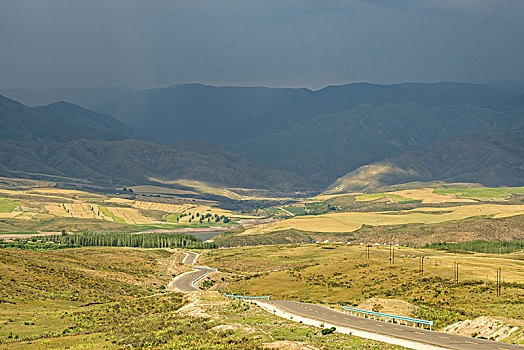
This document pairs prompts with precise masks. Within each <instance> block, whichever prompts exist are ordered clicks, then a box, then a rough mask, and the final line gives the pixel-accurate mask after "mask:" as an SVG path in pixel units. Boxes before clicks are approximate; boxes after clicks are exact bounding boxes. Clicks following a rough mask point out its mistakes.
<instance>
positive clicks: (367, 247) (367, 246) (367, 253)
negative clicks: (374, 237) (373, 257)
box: [366, 244, 371, 259]
mask: <svg viewBox="0 0 524 350" xmlns="http://www.w3.org/2000/svg"><path fill="white" fill-rule="evenodd" d="M369 248H371V245H370V244H368V245H366V258H367V259H369Z"/></svg>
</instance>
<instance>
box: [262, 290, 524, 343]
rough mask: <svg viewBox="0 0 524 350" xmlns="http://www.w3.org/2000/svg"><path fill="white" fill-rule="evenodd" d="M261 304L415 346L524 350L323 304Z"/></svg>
mask: <svg viewBox="0 0 524 350" xmlns="http://www.w3.org/2000/svg"><path fill="white" fill-rule="evenodd" d="M263 302H264V303H267V304H270V305H274V306H276V307H279V308H280V309H283V310H285V311H287V312H289V313H291V314H294V315H298V316H303V317H307V318H311V319H316V320H318V321H323V322H326V323H330V324H334V325H339V326H344V327H349V328H353V329H356V330H361V331H366V332H372V333H377V334H383V335H386V336H393V337H395V338H401V339H406V340H410V341H415V342H418V343H425V344H429V345H435V346H440V347H443V348H448V349H460V350H484V349H485V350H488V349H495V350H506V349H507V350H524V347H522V346H519V345H512V344H505V343H500V342H493V341H488V340H482V339H475V338H469V337H463V336H459V335H454V334H449V333H443V332H435V331H429V330H426V329H420V328H414V327H412V326H401V325H397V324H391V323H386V322H382V321H376V320H371V319H367V318H362V317H357V316H351V315H347V314H345V313H343V312H339V311H336V310H333V309H330V308H328V307H325V306H322V305H315V304H307V303H300V302H295V301H285V300H269V301H265V300H264V301H263Z"/></svg>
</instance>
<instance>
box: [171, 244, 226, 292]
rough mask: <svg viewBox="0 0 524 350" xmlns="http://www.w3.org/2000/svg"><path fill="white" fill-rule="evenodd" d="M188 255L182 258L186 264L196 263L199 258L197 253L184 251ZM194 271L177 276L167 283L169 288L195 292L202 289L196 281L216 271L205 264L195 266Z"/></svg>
mask: <svg viewBox="0 0 524 350" xmlns="http://www.w3.org/2000/svg"><path fill="white" fill-rule="evenodd" d="M184 254H186V257H185V258H184V260H182V263H183V264H185V265H191V266H193V265H195V263H196V260H197V258H198V254H197V253H191V252H184ZM192 269H193V271H189V272H185V273H183V274H180V275H178V276H176V277H175V278H174V279H173V280H172V281H171V282H169V284H168V285H167V289H168V290H178V291H180V292H184V293H185V292H194V291H196V290H200V289H199V288H198V287H197V286H196V285H195V282H196V281H198V280H199V279H201V278H203V277H204V276H205V275H207V274H208V273H210V272H214V271H216V270H215V269H213V268H209V267H203V266H193V267H192Z"/></svg>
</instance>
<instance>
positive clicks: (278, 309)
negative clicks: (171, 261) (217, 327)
mask: <svg viewBox="0 0 524 350" xmlns="http://www.w3.org/2000/svg"><path fill="white" fill-rule="evenodd" d="M185 254H186V255H187V256H186V257H185V258H184V260H183V261H182V262H183V263H184V264H187V265H194V264H195V262H196V259H197V258H198V254H196V253H185ZM193 269H194V270H193V271H191V272H186V273H184V274H182V275H179V276H177V277H176V278H175V279H173V281H171V283H170V285H171V284H172V286H173V287H174V288H176V289H178V290H180V291H183V292H191V291H196V290H199V288H198V287H196V286H195V284H194V282H195V281H198V280H199V279H201V278H202V277H204V276H205V275H207V274H208V273H209V272H212V271H215V270H214V269H212V268H207V267H193ZM256 303H257V304H258V305H259V306H260V307H262V308H263V309H265V310H266V311H268V312H271V313H274V314H276V315H279V316H281V317H285V318H288V319H291V320H293V321H296V322H303V323H305V324H311V325H316V326H322V327H336V328H337V331H341V332H343V333H351V334H353V335H356V336H360V337H363V338H369V339H375V340H379V341H383V342H387V343H391V344H398V345H402V346H406V347H410V348H413V349H424V350H426V349H427V350H430V349H431V350H433V349H434V350H436V349H458V350H492V349H493V350H524V347H522V346H519V345H513V344H506V343H500V342H494V341H489V340H483V339H477V338H470V337H464V336H460V335H455V334H449V333H444V332H436V331H430V330H426V329H421V328H414V327H411V326H402V325H398V324H392V323H386V322H382V321H377V320H372V319H367V318H362V317H357V316H351V315H348V314H345V313H343V312H340V311H336V310H334V309H331V308H329V307H326V306H322V305H316V304H308V303H301V302H296V301H286V300H257V301H256Z"/></svg>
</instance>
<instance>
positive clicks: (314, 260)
mask: <svg viewBox="0 0 524 350" xmlns="http://www.w3.org/2000/svg"><path fill="white" fill-rule="evenodd" d="M370 249H371V251H370V258H369V259H367V258H366V253H365V250H366V247H365V245H363V246H361V245H353V246H347V245H300V246H292V245H282V246H271V247H247V248H246V247H244V248H238V249H226V250H216V251H210V252H208V253H207V254H206V256H205V259H204V260H203V263H205V264H208V265H212V266H217V267H219V268H222V269H224V270H226V271H231V272H234V273H237V274H240V275H241V277H239V278H237V279H236V280H234V281H232V282H229V283H228V284H224V285H222V286H219V287H218V288H219V289H220V290H221V291H224V292H231V293H239V294H245V295H271V296H272V297H273V298H276V299H280V298H282V299H289V300H299V301H307V302H315V303H327V304H337V305H353V306H358V305H359V304H361V303H362V302H364V301H365V300H367V299H369V298H389V299H400V300H405V301H407V302H410V303H412V304H414V305H416V306H418V307H419V309H418V311H417V314H416V315H414V316H419V317H425V318H431V319H434V320H436V321H437V326H438V327H442V326H445V325H447V324H450V323H453V322H456V321H458V320H463V319H465V318H473V317H476V316H481V315H490V316H503V317H508V318H516V319H521V318H522V317H523V316H524V307H523V305H524V284H522V281H524V269H523V267H524V263H523V260H524V255H523V253H519V254H509V255H500V256H499V255H485V254H454V253H449V252H442V251H437V250H425V249H422V250H421V249H413V248H407V247H396V248H395V251H396V254H395V263H394V264H390V261H389V247H384V246H373V247H372V248H370ZM421 256H424V257H425V259H424V273H421V271H420V265H419V264H420V260H421V259H420V257H421ZM455 263H458V265H459V283H454V280H453V276H454V275H453V265H454V264H455ZM498 267H500V268H502V271H503V276H504V277H503V279H504V283H503V292H502V295H501V296H497V295H496V289H495V283H494V281H495V279H496V268H498Z"/></svg>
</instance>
